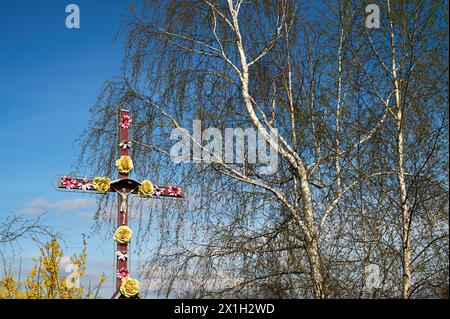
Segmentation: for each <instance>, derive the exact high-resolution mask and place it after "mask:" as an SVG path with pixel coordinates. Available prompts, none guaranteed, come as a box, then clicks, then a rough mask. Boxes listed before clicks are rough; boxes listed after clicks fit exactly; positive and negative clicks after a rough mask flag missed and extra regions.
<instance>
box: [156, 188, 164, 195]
mask: <svg viewBox="0 0 450 319" xmlns="http://www.w3.org/2000/svg"><path fill="white" fill-rule="evenodd" d="M163 193H164V188H161V187H158V186H155V190H154V192H153V196H161V195H162V194H163Z"/></svg>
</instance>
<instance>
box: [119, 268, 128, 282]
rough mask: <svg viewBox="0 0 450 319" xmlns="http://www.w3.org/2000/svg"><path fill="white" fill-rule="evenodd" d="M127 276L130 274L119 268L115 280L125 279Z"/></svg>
mask: <svg viewBox="0 0 450 319" xmlns="http://www.w3.org/2000/svg"><path fill="white" fill-rule="evenodd" d="M129 275H130V273H129V272H128V270H127V269H126V268H125V267H122V268H120V269H119V270H118V271H117V274H116V276H117V278H119V279H120V280H123V279H124V278H127V277H128V276H129Z"/></svg>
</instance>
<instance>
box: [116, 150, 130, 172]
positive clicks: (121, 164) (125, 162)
mask: <svg viewBox="0 0 450 319" xmlns="http://www.w3.org/2000/svg"><path fill="white" fill-rule="evenodd" d="M116 167H117V169H118V170H119V172H120V173H121V174H128V173H129V172H130V171H131V170H132V169H133V161H132V159H131V157H129V156H127V155H122V156H121V157H120V158H119V159H118V160H117V161H116Z"/></svg>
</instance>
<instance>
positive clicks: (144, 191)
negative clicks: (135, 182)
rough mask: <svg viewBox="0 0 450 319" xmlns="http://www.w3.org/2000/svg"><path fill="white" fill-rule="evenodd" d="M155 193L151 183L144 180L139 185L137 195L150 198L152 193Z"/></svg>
mask: <svg viewBox="0 0 450 319" xmlns="http://www.w3.org/2000/svg"><path fill="white" fill-rule="evenodd" d="M154 191H155V187H153V184H152V182H150V181H148V180H145V181H143V182H142V183H141V185H140V186H139V190H138V192H139V195H142V196H152V195H153V192H154Z"/></svg>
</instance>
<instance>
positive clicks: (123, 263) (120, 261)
mask: <svg viewBox="0 0 450 319" xmlns="http://www.w3.org/2000/svg"><path fill="white" fill-rule="evenodd" d="M127 119H131V117H130V115H129V111H128V110H120V118H119V123H118V125H119V141H120V142H119V143H120V144H119V145H122V143H128V130H129V127H130V125H131V121H128V120H127ZM119 150H120V151H119V152H120V154H119V155H120V156H128V147H119ZM128 175H129V174H128V173H126V174H124V173H120V172H119V179H127V178H128ZM123 200H124V198H123V197H122V196H118V216H117V227H120V226H122V225H127V224H128V207H126V214H125V212H124V211H122V207H123V206H122V201H123ZM124 204H125V205H127V206H128V203H127V202H126V203H124ZM117 250H118V251H120V252H121V253H123V254H126V253H128V251H127V250H128V244H119V243H117ZM116 265H117V267H116V268H117V269H116V271H117V272H119V270H120V269H122V268H124V269H126V270H128V258H119V257H118V256H117V257H116ZM120 284H121V281H120V278H116V291H117V290H118V289H119V288H120Z"/></svg>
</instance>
